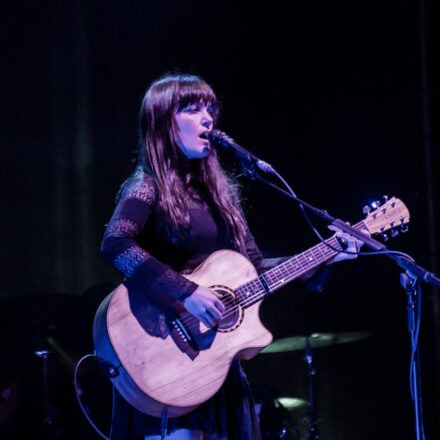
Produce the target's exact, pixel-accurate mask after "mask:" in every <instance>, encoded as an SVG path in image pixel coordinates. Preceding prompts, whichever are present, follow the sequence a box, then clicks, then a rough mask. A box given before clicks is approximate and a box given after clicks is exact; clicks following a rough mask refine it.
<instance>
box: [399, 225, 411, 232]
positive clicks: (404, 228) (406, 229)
mask: <svg viewBox="0 0 440 440" xmlns="http://www.w3.org/2000/svg"><path fill="white" fill-rule="evenodd" d="M408 229H409V228H408V225H405V224H403V223H402V224H401V225H400V232H402V233H403V234H405V232H408Z"/></svg>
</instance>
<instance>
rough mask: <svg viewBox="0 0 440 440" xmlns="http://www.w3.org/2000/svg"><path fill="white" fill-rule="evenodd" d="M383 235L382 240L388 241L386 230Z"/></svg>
mask: <svg viewBox="0 0 440 440" xmlns="http://www.w3.org/2000/svg"><path fill="white" fill-rule="evenodd" d="M381 237H382V240H383V241H388V238H389V237H388V235H387V234H386V233H385V232H384V233H383V234H382V235H381Z"/></svg>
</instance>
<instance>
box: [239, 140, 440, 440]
mask: <svg viewBox="0 0 440 440" xmlns="http://www.w3.org/2000/svg"><path fill="white" fill-rule="evenodd" d="M237 157H238V158H239V159H240V160H241V163H242V167H243V171H244V173H245V175H247V176H248V177H249V178H250V179H252V180H258V181H260V182H262V183H263V184H265V185H266V186H269V187H271V188H273V189H275V190H277V191H278V192H280V193H282V194H284V195H285V196H287V197H289V198H290V199H292V200H294V201H295V202H296V203H297V204H298V205H300V206H302V207H303V208H305V209H307V210H308V211H310V212H311V213H313V214H314V215H315V216H317V217H319V218H321V219H322V220H324V221H325V222H327V223H328V224H331V225H333V226H336V227H337V228H339V229H340V230H341V231H343V232H346V233H347V234H349V235H351V236H352V237H355V238H357V239H359V240H362V241H363V242H364V244H365V245H366V246H367V247H368V248H370V249H372V250H373V251H379V252H383V254H384V255H386V256H387V257H388V258H391V259H392V260H394V261H395V262H396V264H397V265H398V266H399V267H401V268H402V269H403V270H404V272H402V273H401V276H400V278H401V284H402V286H403V288H404V289H405V292H406V294H407V301H408V302H407V312H408V330H409V332H410V338H411V347H412V356H411V364H410V368H411V370H410V371H411V384H410V385H411V394H412V400H413V406H414V418H415V433H416V439H417V440H425V432H424V425H423V409H422V393H421V384H420V353H419V345H418V336H419V327H420V316H421V315H420V311H421V281H425V282H426V283H430V284H433V285H434V286H436V287H440V278H438V277H437V276H436V275H435V274H434V273H432V272H429V271H428V270H427V269H425V268H424V267H422V266H420V265H418V264H417V263H415V261H414V260H413V259H411V258H410V257H404V256H401V255H396V254H393V253H392V252H388V248H387V247H386V246H385V245H384V244H382V243H380V242H379V241H377V240H375V239H373V238H371V237H370V236H369V235H366V234H364V233H362V232H360V231H358V230H356V229H354V228H352V227H351V226H350V225H348V224H347V223H345V222H344V221H342V220H340V219H337V218H334V217H332V216H331V215H330V214H329V213H328V212H327V211H326V210H323V209H319V208H316V207H315V206H312V205H310V204H309V203H307V202H305V201H304V200H301V199H300V198H298V197H296V196H295V195H294V194H291V193H290V192H288V191H286V190H284V189H283V188H280V187H279V186H278V185H275V184H274V183H272V182H270V181H268V180H267V179H265V178H264V177H262V176H261V175H260V174H259V173H258V172H257V170H256V167H257V168H259V169H260V170H263V171H265V172H266V173H270V174H274V175H277V176H279V175H278V173H277V172H276V171H275V170H274V169H273V168H272V166H271V165H269V164H267V163H266V162H264V161H262V160H260V159H258V158H257V157H255V156H254V155H253V154H251V153H249V152H247V151H246V150H244V148H243V147H240V151H239V152H238V153H237ZM279 177H281V176H279ZM416 309H417V311H418V316H416Z"/></svg>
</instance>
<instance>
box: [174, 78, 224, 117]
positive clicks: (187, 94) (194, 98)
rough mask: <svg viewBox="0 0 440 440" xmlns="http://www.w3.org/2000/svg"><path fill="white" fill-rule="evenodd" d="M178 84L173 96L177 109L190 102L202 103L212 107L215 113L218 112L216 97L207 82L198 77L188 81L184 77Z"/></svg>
mask: <svg viewBox="0 0 440 440" xmlns="http://www.w3.org/2000/svg"><path fill="white" fill-rule="evenodd" d="M179 85H180V87H179V89H178V90H177V93H176V96H175V100H176V110H177V111H180V110H182V109H184V108H185V107H186V106H188V105H190V104H195V103H202V104H204V105H206V106H210V107H212V109H213V111H214V113H215V114H216V113H217V112H218V108H219V104H218V102H217V97H216V96H215V94H214V92H213V90H212V89H211V87H210V86H209V85H208V84H206V83H205V82H203V81H200V79H197V80H194V81H188V79H187V78H185V80H184V81H182V82H180V84H179Z"/></svg>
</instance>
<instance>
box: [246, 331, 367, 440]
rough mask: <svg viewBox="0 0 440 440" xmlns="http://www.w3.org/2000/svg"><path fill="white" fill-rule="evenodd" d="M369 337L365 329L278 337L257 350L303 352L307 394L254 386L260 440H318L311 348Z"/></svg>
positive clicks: (312, 353) (314, 371)
mask: <svg viewBox="0 0 440 440" xmlns="http://www.w3.org/2000/svg"><path fill="white" fill-rule="evenodd" d="M370 336H372V334H371V333H368V332H343V333H312V334H309V335H297V336H289V337H286V338H282V339H277V340H275V341H273V342H272V343H271V344H270V345H268V346H267V347H266V348H264V349H263V350H262V351H261V352H260V353H261V354H263V355H270V354H274V353H289V352H303V354H304V358H303V359H304V362H305V365H306V376H307V385H308V396H307V398H299V397H293V396H285V395H282V391H281V390H280V389H279V388H277V387H266V386H263V387H256V388H255V390H254V394H255V398H256V402H257V403H256V410H257V415H258V416H259V418H260V426H261V432H262V437H263V439H264V440H274V439H286V440H287V439H290V440H318V439H319V438H320V437H319V427H318V422H319V420H320V419H319V418H318V408H317V405H316V399H315V383H314V377H315V375H316V374H317V368H316V366H315V363H314V350H316V349H320V348H324V347H330V346H333V345H337V344H346V343H351V342H355V341H359V340H362V339H366V338H368V337H370ZM280 393H281V394H280ZM295 416H296V417H295ZM298 417H301V418H302V419H303V421H305V422H306V426H307V428H306V429H300V426H299V423H298V422H297V420H296V419H297V418H298ZM301 428H302V426H301Z"/></svg>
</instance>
